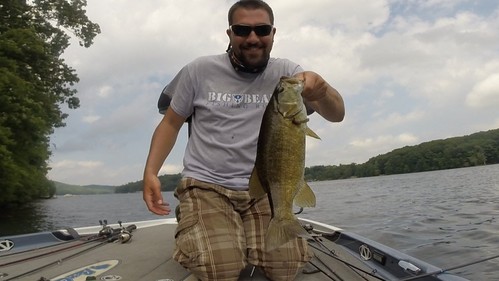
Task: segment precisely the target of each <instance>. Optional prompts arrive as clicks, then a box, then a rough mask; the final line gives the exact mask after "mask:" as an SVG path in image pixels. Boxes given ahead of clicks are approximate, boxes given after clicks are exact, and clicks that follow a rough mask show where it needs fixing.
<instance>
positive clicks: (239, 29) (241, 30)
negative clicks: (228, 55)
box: [230, 24, 273, 37]
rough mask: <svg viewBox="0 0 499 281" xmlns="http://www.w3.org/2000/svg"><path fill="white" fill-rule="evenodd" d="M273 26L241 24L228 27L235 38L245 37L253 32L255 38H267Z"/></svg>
mask: <svg viewBox="0 0 499 281" xmlns="http://www.w3.org/2000/svg"><path fill="white" fill-rule="evenodd" d="M272 28H273V26H272V25H270V24H262V25H255V26H251V25H241V24H233V25H231V26H230V29H231V30H232V32H234V34H235V35H236V36H240V37H246V36H249V35H250V33H251V31H254V32H255V34H256V36H267V35H269V34H270V32H272Z"/></svg>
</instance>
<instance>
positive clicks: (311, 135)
mask: <svg viewBox="0 0 499 281" xmlns="http://www.w3.org/2000/svg"><path fill="white" fill-rule="evenodd" d="M305 134H307V136H309V137H313V138H316V139H318V140H320V139H321V138H320V137H319V136H318V135H317V134H316V133H315V132H314V131H312V129H310V128H309V127H307V129H306V131H305Z"/></svg>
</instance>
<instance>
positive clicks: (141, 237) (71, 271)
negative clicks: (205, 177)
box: [0, 220, 465, 281]
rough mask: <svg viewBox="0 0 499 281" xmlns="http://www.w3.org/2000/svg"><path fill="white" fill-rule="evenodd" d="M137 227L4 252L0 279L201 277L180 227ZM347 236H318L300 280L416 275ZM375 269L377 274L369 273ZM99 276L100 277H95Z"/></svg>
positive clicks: (252, 275) (253, 274)
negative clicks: (182, 244) (179, 244)
mask: <svg viewBox="0 0 499 281" xmlns="http://www.w3.org/2000/svg"><path fill="white" fill-rule="evenodd" d="M165 221H166V220H165ZM137 226H138V228H137V229H136V230H134V231H133V232H132V234H133V237H132V239H131V240H130V241H129V242H127V243H120V242H119V240H117V241H114V242H108V241H106V240H103V239H102V238H99V239H95V236H94V240H88V237H90V236H83V237H84V238H80V239H75V240H73V241H67V242H60V243H57V244H54V245H52V246H44V247H41V248H36V249H31V250H29V251H23V252H18V253H7V254H5V253H4V254H2V253H1V252H0V254H1V255H0V280H2V281H5V280H73V281H78V280H131V281H132V280H133V281H137V280H170V281H171V280H175V281H178V280H197V279H196V278H195V277H194V276H193V275H191V274H190V273H189V272H188V271H187V270H185V269H184V268H183V267H182V266H180V265H179V264H178V263H177V262H176V261H174V260H173V259H172V258H171V256H172V253H173V247H174V242H173V237H174V231H175V227H176V224H175V223H174V221H173V222H172V221H167V222H166V223H161V224H158V225H155V226H150V227H141V226H140V225H137ZM314 228H316V229H318V230H323V231H328V232H329V233H335V232H334V230H331V228H325V227H323V226H321V225H320V224H317V225H314ZM85 231H88V232H89V233H91V232H92V231H93V232H94V233H95V229H93V230H92V229H87V230H85V229H80V231H79V233H84V232H85ZM339 233H340V232H338V234H339ZM342 235H343V234H341V235H337V237H335V238H334V239H326V238H323V237H321V235H319V234H318V236H317V237H316V240H311V241H310V245H311V247H312V248H313V249H314V251H315V257H314V259H313V260H312V261H311V262H310V263H309V264H307V266H306V267H305V269H304V270H303V272H302V273H300V274H299V276H297V278H296V280H310V281H322V280H349V281H355V280H363V281H366V280H367V281H370V280H401V279H403V278H405V277H411V276H414V275H417V274H410V273H408V272H406V271H404V270H402V269H399V270H397V267H398V265H396V264H395V265H393V264H390V263H394V262H392V260H391V259H390V257H389V255H386V256H385V260H384V262H386V264H385V265H383V266H380V265H378V264H377V263H378V262H376V260H375V259H373V260H370V261H367V260H362V259H361V258H360V256H359V255H358V254H357V253H355V252H354V251H352V250H351V249H349V246H348V245H350V246H351V247H350V248H352V249H356V248H357V247H358V246H357V245H356V244H355V243H357V242H358V241H357V240H355V239H352V240H348V239H347V240H343V239H342V238H341V237H342ZM345 237H347V236H345ZM349 239H350V238H349ZM317 241H320V243H319V242H317ZM362 243H363V242H362ZM374 246H377V245H374ZM373 249H374V248H373ZM385 252H387V251H385ZM416 261H417V260H416ZM426 265H427V264H424V263H423V267H422V268H423V269H425V271H424V272H428V271H430V272H431V271H432V270H434V269H436V268H434V267H429V268H427V267H424V266H426ZM394 266H395V267H394ZM384 267H386V270H385V269H384ZM392 267H393V268H395V269H392ZM318 269H319V270H318ZM375 271H376V276H371V275H369V274H368V273H374V272H375ZM397 274H399V275H402V274H403V275H404V276H397ZM94 277H95V278H96V279H92V278H94ZM402 277H403V278H402ZM88 278H89V279H88ZM97 278H98V279H97ZM239 280H267V279H266V278H265V277H264V275H263V274H262V273H261V272H260V270H259V269H255V270H254V269H253V268H252V267H247V268H246V269H245V270H244V271H243V272H242V273H241V277H240V279H239ZM417 280H465V279H462V278H459V277H457V276H453V275H447V274H444V275H441V276H439V277H436V276H422V278H419V279H417Z"/></svg>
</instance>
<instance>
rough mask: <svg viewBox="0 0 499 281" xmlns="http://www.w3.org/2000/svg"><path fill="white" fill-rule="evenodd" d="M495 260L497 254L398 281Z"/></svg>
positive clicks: (406, 280) (497, 256)
mask: <svg viewBox="0 0 499 281" xmlns="http://www.w3.org/2000/svg"><path fill="white" fill-rule="evenodd" d="M497 258H499V254H498V255H494V256H490V257H487V258H483V259H479V260H476V261H472V262H468V263H464V264H460V265H456V266H452V267H448V268H445V269H440V270H436V271H433V272H428V273H425V274H421V275H418V276H413V277H408V278H404V279H401V280H400V281H409V280H417V279H419V278H422V277H427V276H431V275H439V274H442V273H445V272H447V271H451V270H454V269H459V268H463V267H467V266H470V265H474V264H477V263H482V262H485V261H488V260H493V259H497Z"/></svg>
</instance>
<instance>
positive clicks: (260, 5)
mask: <svg viewBox="0 0 499 281" xmlns="http://www.w3.org/2000/svg"><path fill="white" fill-rule="evenodd" d="M239 8H243V9H248V10H256V9H263V10H265V11H266V12H267V13H268V14H269V18H270V24H272V25H274V12H272V8H270V6H269V5H268V4H267V3H265V2H264V1H262V0H239V1H237V2H236V3H234V5H232V7H230V9H229V17H228V18H229V25H232V23H233V20H232V16H233V15H234V12H235V11H236V10H237V9H239Z"/></svg>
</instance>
